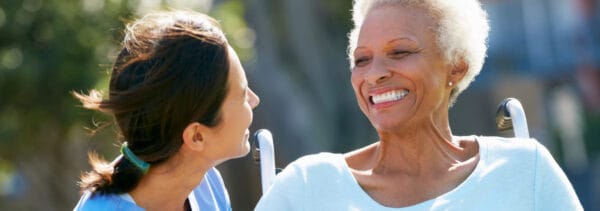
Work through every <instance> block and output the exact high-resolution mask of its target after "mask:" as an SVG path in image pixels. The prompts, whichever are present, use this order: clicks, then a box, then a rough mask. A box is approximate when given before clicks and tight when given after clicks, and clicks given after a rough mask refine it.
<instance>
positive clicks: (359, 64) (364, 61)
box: [354, 57, 369, 67]
mask: <svg viewBox="0 0 600 211" xmlns="http://www.w3.org/2000/svg"><path fill="white" fill-rule="evenodd" d="M368 61H369V58H367V57H359V58H356V59H355V60H354V66H357V67H362V66H364V65H365V64H367V63H368Z"/></svg>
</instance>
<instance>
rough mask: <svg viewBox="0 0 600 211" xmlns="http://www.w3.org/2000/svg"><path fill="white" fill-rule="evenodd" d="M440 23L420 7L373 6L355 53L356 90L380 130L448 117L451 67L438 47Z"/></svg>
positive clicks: (354, 84)
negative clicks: (437, 38) (437, 31)
mask: <svg viewBox="0 0 600 211" xmlns="http://www.w3.org/2000/svg"><path fill="white" fill-rule="evenodd" d="M434 29H435V20H434V19H433V18H432V17H430V16H428V15H427V12H426V11H425V10H423V9H420V8H404V7H400V6H394V7H382V8H374V9H373V10H371V11H370V12H369V13H368V15H367V16H366V18H365V20H364V22H363V24H362V27H361V29H360V34H359V37H358V43H357V48H356V50H355V51H354V58H355V67H354V68H353V69H352V86H353V88H354V92H355V94H356V98H357V101H358V104H359V106H360V108H361V110H362V111H363V113H364V114H365V115H366V116H367V117H368V118H369V120H370V121H371V124H373V126H374V127H375V129H377V130H378V131H381V130H392V129H397V128H398V127H404V126H411V125H412V126H416V125H418V124H421V123H426V122H430V121H429V119H431V118H438V116H440V114H441V115H442V116H443V115H446V117H447V109H448V98H449V95H450V90H451V88H452V87H451V86H448V82H449V81H450V80H451V79H449V76H448V75H449V71H448V70H449V69H450V68H449V67H450V66H449V65H447V64H446V62H444V60H443V58H442V55H441V53H440V50H439V49H438V47H437V46H436V33H435V31H434Z"/></svg>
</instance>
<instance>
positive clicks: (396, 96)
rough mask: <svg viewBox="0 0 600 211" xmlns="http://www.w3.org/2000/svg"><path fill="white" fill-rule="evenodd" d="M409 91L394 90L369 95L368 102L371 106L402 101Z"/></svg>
mask: <svg viewBox="0 0 600 211" xmlns="http://www.w3.org/2000/svg"><path fill="white" fill-rule="evenodd" d="M408 93H409V91H408V90H406V89H394V90H389V91H385V92H380V93H377V94H370V96H369V102H370V103H371V104H373V105H380V104H388V103H392V102H396V101H400V100H402V99H403V98H404V97H406V95H408Z"/></svg>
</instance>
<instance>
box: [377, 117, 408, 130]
mask: <svg viewBox="0 0 600 211" xmlns="http://www.w3.org/2000/svg"><path fill="white" fill-rule="evenodd" d="M410 119H411V118H410V117H409V116H408V115H406V114H399V115H398V114H392V113H389V114H387V115H377V116H371V117H369V121H370V122H371V125H373V128H375V130H377V131H378V132H383V131H399V130H402V128H406V127H408V126H410V125H409V123H410V122H411V121H410Z"/></svg>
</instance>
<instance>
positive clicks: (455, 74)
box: [448, 59, 469, 84]
mask: <svg viewBox="0 0 600 211" xmlns="http://www.w3.org/2000/svg"><path fill="white" fill-rule="evenodd" d="M468 70H469V65H468V64H467V63H466V62H465V60H463V59H461V60H460V61H458V62H456V63H455V64H453V65H452V69H451V70H450V72H449V73H448V81H449V82H452V84H457V83H458V82H460V81H461V80H462V79H463V78H464V77H465V75H466V74H467V71H468Z"/></svg>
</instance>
